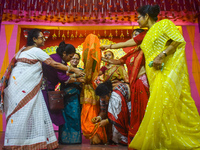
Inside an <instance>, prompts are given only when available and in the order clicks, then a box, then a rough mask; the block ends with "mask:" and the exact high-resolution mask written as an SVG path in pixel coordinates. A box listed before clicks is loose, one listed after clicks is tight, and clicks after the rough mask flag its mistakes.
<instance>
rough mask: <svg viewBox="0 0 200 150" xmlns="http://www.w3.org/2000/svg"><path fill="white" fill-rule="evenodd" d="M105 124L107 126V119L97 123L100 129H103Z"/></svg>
mask: <svg viewBox="0 0 200 150" xmlns="http://www.w3.org/2000/svg"><path fill="white" fill-rule="evenodd" d="M107 124H109V121H108V119H104V120H102V121H101V122H100V123H99V126H100V127H105V126H106V125H107Z"/></svg>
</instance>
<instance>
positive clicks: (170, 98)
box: [130, 19, 200, 150]
mask: <svg viewBox="0 0 200 150" xmlns="http://www.w3.org/2000/svg"><path fill="white" fill-rule="evenodd" d="M170 39H171V40H173V41H176V42H180V44H179V45H178V46H177V48H176V51H175V53H174V54H171V55H168V56H167V57H166V58H165V61H164V68H163V71H161V70H156V69H154V68H151V67H149V66H148V64H149V63H150V62H151V61H153V59H154V58H155V57H156V56H157V55H158V54H159V53H161V52H162V51H163V50H165V48H166V46H167V45H166V43H167V41H169V40H170ZM185 44H186V42H185V41H184V38H183V37H182V35H181V34H180V32H179V31H178V29H177V28H176V26H175V25H174V24H173V22H172V21H170V20H167V19H164V20H161V21H159V22H157V23H155V24H154V25H153V26H152V27H151V28H150V29H149V31H148V32H147V34H146V36H145V38H144V39H143V42H142V44H141V49H142V50H143V52H144V55H145V59H146V73H147V77H148V81H149V85H150V97H149V101H148V104H147V108H146V112H145V116H144V118H143V121H142V123H141V125H140V127H139V130H138V132H137V133H136V135H135V137H134V139H133V140H132V142H131V144H130V147H131V148H135V149H145V150H146V149H153V150H154V149H199V148H200V140H199V139H200V134H199V133H200V117H199V114H198V111H197V108H196V106H195V102H194V100H193V99H192V97H191V92H190V85H189V79H188V71H187V65H186V60H185Z"/></svg>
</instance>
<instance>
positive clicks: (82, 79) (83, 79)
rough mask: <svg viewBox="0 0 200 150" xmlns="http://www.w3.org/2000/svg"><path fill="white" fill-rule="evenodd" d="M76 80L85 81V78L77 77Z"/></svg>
mask: <svg viewBox="0 0 200 150" xmlns="http://www.w3.org/2000/svg"><path fill="white" fill-rule="evenodd" d="M77 82H81V83H85V78H84V77H79V78H77Z"/></svg>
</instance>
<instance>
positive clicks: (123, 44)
mask: <svg viewBox="0 0 200 150" xmlns="http://www.w3.org/2000/svg"><path fill="white" fill-rule="evenodd" d="M136 45H137V43H136V42H135V40H134V39H129V40H128V41H126V42H120V43H116V44H110V45H103V46H101V47H100V48H101V50H107V49H118V48H125V47H132V46H136Z"/></svg>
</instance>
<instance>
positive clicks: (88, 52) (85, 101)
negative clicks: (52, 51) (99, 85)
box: [80, 34, 107, 144]
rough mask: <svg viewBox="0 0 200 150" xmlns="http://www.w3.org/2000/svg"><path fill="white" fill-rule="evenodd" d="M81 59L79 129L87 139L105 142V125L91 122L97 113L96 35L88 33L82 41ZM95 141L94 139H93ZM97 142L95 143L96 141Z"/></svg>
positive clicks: (97, 72) (99, 51)
mask: <svg viewBox="0 0 200 150" xmlns="http://www.w3.org/2000/svg"><path fill="white" fill-rule="evenodd" d="M82 59H83V63H84V68H85V73H86V75H85V83H84V84H83V88H82V91H81V98H80V103H81V104H82V111H81V129H82V131H83V135H84V136H85V137H86V138H87V139H91V141H93V139H96V138H98V139H99V140H100V141H101V143H106V142H107V135H106V132H105V127H100V126H99V123H97V124H93V123H92V121H91V120H92V118H94V117H96V116H98V114H99V111H100V109H99V97H98V96H96V95H95V89H96V84H95V82H94V81H95V79H96V78H97V77H98V74H99V70H100V62H101V50H100V41H99V39H98V37H97V36H95V35H93V34H89V35H88V36H87V37H86V39H85V42H84V43H83V53H82ZM94 142H95V141H94ZM96 144H97V143H96Z"/></svg>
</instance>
